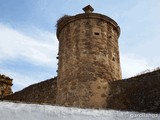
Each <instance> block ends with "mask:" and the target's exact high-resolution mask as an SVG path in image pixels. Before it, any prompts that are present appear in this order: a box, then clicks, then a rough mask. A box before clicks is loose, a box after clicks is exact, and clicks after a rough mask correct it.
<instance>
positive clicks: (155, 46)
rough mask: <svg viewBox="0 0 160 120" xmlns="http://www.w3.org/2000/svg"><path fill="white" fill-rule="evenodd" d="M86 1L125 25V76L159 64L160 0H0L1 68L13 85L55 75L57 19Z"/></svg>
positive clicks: (17, 87) (122, 44)
mask: <svg viewBox="0 0 160 120" xmlns="http://www.w3.org/2000/svg"><path fill="white" fill-rule="evenodd" d="M88 4H90V5H92V6H93V7H94V9H95V11H94V12H96V13H101V14H104V15H107V16H109V17H111V18H113V19H114V20H115V21H116V22H117V23H118V24H119V26H120V28H121V35H120V38H119V47H120V57H121V67H122V74H123V78H127V77H131V76H134V75H136V74H138V73H140V72H141V71H145V70H146V69H150V70H152V69H154V68H156V67H159V66H160V62H159V61H160V54H159V51H160V47H159V45H160V14H159V12H160V1H159V0H121V1H120V0H101V1H99V0H83V1H82V0H81V1H80V0H76V1H75V0H57V1H56V0H0V74H5V75H8V76H10V77H11V78H13V79H14V81H13V83H14V85H13V90H14V91H17V90H21V89H23V88H24V87H26V86H28V85H31V84H33V83H37V82H39V81H42V80H45V79H49V78H53V77H54V76H56V74H57V73H56V70H57V62H58V61H57V60H56V56H57V52H58V40H57V38H56V27H55V25H56V21H57V20H58V18H60V17H61V16H63V15H65V14H68V15H75V14H78V13H83V10H82V8H83V7H85V6H86V5H88Z"/></svg>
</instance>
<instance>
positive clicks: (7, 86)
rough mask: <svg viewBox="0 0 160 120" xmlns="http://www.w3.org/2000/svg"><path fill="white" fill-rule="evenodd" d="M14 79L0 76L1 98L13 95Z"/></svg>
mask: <svg viewBox="0 0 160 120" xmlns="http://www.w3.org/2000/svg"><path fill="white" fill-rule="evenodd" d="M11 87H12V79H11V78H9V77H7V76H5V75H1V74H0V98H3V97H4V96H7V95H10V94H12V88H11Z"/></svg>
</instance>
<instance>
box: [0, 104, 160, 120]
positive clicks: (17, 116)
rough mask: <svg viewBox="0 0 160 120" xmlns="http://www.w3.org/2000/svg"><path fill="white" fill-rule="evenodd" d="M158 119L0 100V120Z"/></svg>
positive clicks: (107, 111)
mask: <svg viewBox="0 0 160 120" xmlns="http://www.w3.org/2000/svg"><path fill="white" fill-rule="evenodd" d="M153 119H155V120H159V119H160V114H149V113H148V114H144V113H136V112H122V111H115V110H94V109H79V108H69V107H59V106H51V105H37V104H24V103H12V102H0V120H153Z"/></svg>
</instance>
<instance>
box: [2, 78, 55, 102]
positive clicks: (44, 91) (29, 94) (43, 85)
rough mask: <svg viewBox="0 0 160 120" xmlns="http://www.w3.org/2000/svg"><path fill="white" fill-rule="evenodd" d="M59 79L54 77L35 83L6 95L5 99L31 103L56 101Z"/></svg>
mask: <svg viewBox="0 0 160 120" xmlns="http://www.w3.org/2000/svg"><path fill="white" fill-rule="evenodd" d="M56 85H57V81H56V78H52V79H49V80H46V81H43V82H40V83H37V84H33V85H31V86H29V87H26V88H25V89H23V90H21V91H19V92H16V93H14V94H12V95H10V96H6V97H5V98H4V99H5V100H11V101H21V102H29V103H38V104H40V103H47V104H55V103H56V94H57V86H56Z"/></svg>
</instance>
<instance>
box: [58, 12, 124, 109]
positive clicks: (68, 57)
mask: <svg viewBox="0 0 160 120" xmlns="http://www.w3.org/2000/svg"><path fill="white" fill-rule="evenodd" d="M119 34H120V29H119V27H118V25H117V23H116V22H115V21H114V20H112V19H111V18H109V17H107V16H104V15H101V14H97V13H84V14H78V15H76V16H69V17H66V16H65V17H64V18H61V19H60V20H59V21H58V28H57V37H58V39H59V63H58V81H57V87H58V88H57V92H58V93H57V104H59V105H65V106H76V107H89V108H105V107H106V98H107V94H108V81H114V80H120V79H121V69H120V60H119V47H118V37H119Z"/></svg>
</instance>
